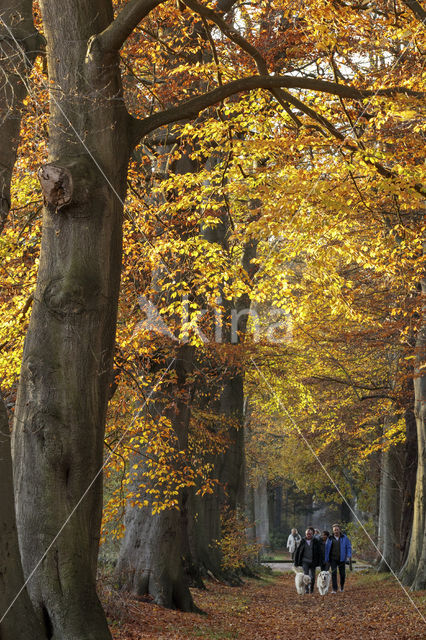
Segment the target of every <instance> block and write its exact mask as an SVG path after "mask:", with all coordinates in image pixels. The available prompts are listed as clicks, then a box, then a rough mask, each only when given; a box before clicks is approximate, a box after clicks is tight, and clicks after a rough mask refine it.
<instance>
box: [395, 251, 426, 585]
mask: <svg viewBox="0 0 426 640" xmlns="http://www.w3.org/2000/svg"><path fill="white" fill-rule="evenodd" d="M425 253H426V245H424V246H423V254H425ZM421 295H422V300H423V309H422V323H421V326H420V327H419V330H418V333H417V339H416V346H415V353H416V365H415V370H414V403H415V404H414V413H415V416H416V425H417V453H418V458H417V475H416V492H415V497H414V514H413V528H412V532H411V540H410V547H409V551H408V555H407V559H406V561H405V564H404V566H403V568H402V570H401V573H400V578H401V580H402V582H403V583H404V584H406V585H409V586H410V587H411V588H412V589H413V590H416V591H417V590H421V589H426V376H425V363H426V278H423V279H422V282H421Z"/></svg>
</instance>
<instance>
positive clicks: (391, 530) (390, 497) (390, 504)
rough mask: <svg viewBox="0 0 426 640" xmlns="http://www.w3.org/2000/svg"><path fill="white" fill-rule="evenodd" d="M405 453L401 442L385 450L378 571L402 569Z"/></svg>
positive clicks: (381, 490)
mask: <svg viewBox="0 0 426 640" xmlns="http://www.w3.org/2000/svg"><path fill="white" fill-rule="evenodd" d="M401 454H402V452H401V450H400V447H399V446H392V447H390V448H389V449H387V450H386V451H384V452H383V454H382V468H381V478H380V506H379V548H380V551H381V553H382V558H381V560H380V562H379V564H378V571H390V570H391V569H392V571H398V570H399V569H400V566H401V553H400V544H399V543H400V540H399V525H400V518H401V502H402V496H401V480H402V466H401Z"/></svg>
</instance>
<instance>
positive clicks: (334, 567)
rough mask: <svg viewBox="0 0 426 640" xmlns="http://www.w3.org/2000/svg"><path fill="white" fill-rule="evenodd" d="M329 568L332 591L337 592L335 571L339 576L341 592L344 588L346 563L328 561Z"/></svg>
mask: <svg viewBox="0 0 426 640" xmlns="http://www.w3.org/2000/svg"><path fill="white" fill-rule="evenodd" d="M330 567H331V583H332V585H333V591H337V569H339V574H340V590H341V591H343V587H344V586H345V577H346V562H338V561H337V560H330Z"/></svg>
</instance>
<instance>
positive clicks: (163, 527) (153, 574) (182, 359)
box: [116, 345, 195, 611]
mask: <svg viewBox="0 0 426 640" xmlns="http://www.w3.org/2000/svg"><path fill="white" fill-rule="evenodd" d="M191 368H192V348H191V347H189V346H186V345H185V346H183V347H179V348H178V350H177V354H176V363H175V365H174V366H173V367H170V369H172V371H173V372H175V373H176V376H175V381H174V382H173V383H170V384H164V385H163V387H160V390H159V391H158V392H156V393H154V394H153V396H152V399H151V402H150V404H149V405H148V408H147V411H148V412H149V413H150V416H151V418H152V419H154V420H155V419H158V418H160V417H163V418H164V417H165V418H168V419H169V420H170V422H171V425H172V427H173V430H174V432H175V434H176V439H177V440H176V450H178V451H185V450H186V449H187V446H188V426H189V418H190V397H189V392H190V390H189V388H188V386H187V375H188V373H189V371H190V369H191ZM141 453H142V454H143V452H141ZM134 462H135V463H137V464H138V469H136V470H135V472H134V473H133V482H132V486H131V488H132V490H134V491H140V492H141V494H143V490H140V489H139V487H140V485H141V484H142V483H146V482H147V475H146V472H147V468H146V465H145V464H144V462H143V458H139V459H135V461H134ZM144 497H145V498H146V499H148V500H150V494H149V493H145V495H144ZM184 497H185V494H184V492H183V491H182V489H180V490H179V495H178V508H176V509H165V510H162V511H160V512H159V513H156V514H152V504H150V505H149V506H148V507H138V506H137V505H135V506H131V505H128V507H127V509H126V517H125V526H126V533H125V535H124V539H123V544H122V546H121V549H120V555H119V560H118V564H117V570H116V575H117V578H118V581H119V584H120V587H121V588H123V589H126V590H127V591H130V592H131V593H135V594H136V595H141V596H142V595H147V594H149V595H151V596H152V597H153V599H154V601H155V602H156V603H157V604H159V605H161V606H163V607H168V608H171V609H174V608H177V609H181V610H182V611H193V610H194V608H195V607H194V603H193V600H192V596H191V593H190V591H189V588H188V581H187V578H186V575H185V572H184V565H183V562H182V555H183V548H184V538H183V536H184V533H185V532H184V530H183V529H184V522H183V520H182V517H183V514H182V510H183V507H184V505H183V501H184Z"/></svg>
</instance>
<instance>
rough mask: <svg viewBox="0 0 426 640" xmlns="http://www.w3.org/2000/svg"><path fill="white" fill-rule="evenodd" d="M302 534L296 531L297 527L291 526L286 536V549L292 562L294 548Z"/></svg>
mask: <svg viewBox="0 0 426 640" xmlns="http://www.w3.org/2000/svg"><path fill="white" fill-rule="evenodd" d="M301 539H302V536H301V535H300V533H299V532H298V530H297V529H295V528H294V527H293V529H292V530H291V532H290V535H289V536H288V538H287V549H288V551H289V553H291V561H292V562H294V554H295V553H296V549H297V547H298V546H299V544H300V541H301Z"/></svg>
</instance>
